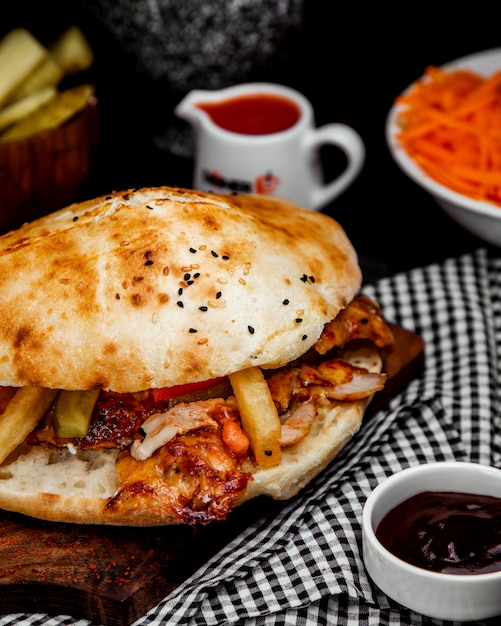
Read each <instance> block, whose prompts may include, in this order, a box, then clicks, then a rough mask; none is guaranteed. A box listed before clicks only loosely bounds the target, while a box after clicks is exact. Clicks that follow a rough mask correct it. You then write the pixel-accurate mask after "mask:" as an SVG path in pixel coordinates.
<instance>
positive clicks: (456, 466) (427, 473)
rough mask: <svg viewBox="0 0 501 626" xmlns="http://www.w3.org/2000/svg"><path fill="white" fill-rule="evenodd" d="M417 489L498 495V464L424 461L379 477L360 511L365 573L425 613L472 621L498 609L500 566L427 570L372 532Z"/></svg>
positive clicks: (500, 611)
mask: <svg viewBox="0 0 501 626" xmlns="http://www.w3.org/2000/svg"><path fill="white" fill-rule="evenodd" d="M422 491H456V492H462V493H476V494H483V495H491V496H495V497H499V498H501V470H500V469H495V468H493V467H487V466H484V465H478V464H475V463H462V462H441V463H428V464H424V465H419V466H417V467H412V468H409V469H405V470H402V471H401V472H397V473H396V474H393V475H392V476H390V477H389V478H387V479H386V480H384V481H383V482H382V483H380V484H379V485H378V486H377V487H376V488H375V489H374V490H373V492H372V493H371V494H370V496H369V498H368V499H367V502H366V504H365V506H364V511H363V558H364V562H365V566H366V569H367V572H368V574H369V576H370V577H371V578H372V580H373V581H374V583H375V584H376V585H377V586H378V587H379V588H380V589H381V590H382V591H383V592H384V593H385V594H386V595H388V596H389V597H390V598H392V599H393V600H395V601H396V602H399V603H400V604H402V605H403V606H405V607H407V608H409V609H411V610H413V611H416V612H417V613H420V614H422V615H425V616H428V617H432V618H436V619H444V620H457V621H474V620H481V619H487V618H490V617H494V616H497V615H501V571H499V572H491V573H487V574H468V575H463V574H443V573H440V572H433V571H428V570H426V569H423V568H420V567H416V566H414V565H410V564H409V563H407V562H406V561H403V560H401V559H400V558H398V557H396V556H395V555H393V554H392V553H391V552H390V551H389V550H387V549H386V548H385V547H384V546H383V545H382V544H381V542H380V541H379V540H378V538H377V537H376V534H375V529H376V528H377V526H378V524H379V522H380V521H381V519H382V518H383V517H384V516H385V514H386V513H387V512H388V511H389V510H390V509H392V508H393V507H395V506H396V505H397V504H399V503H400V502H402V501H404V500H406V499H407V498H409V497H410V496H411V495H414V494H416V493H419V492H422Z"/></svg>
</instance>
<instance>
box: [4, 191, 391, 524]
mask: <svg viewBox="0 0 501 626" xmlns="http://www.w3.org/2000/svg"><path fill="white" fill-rule="evenodd" d="M360 288H361V272H360V269H359V265H358V262H357V256H356V254H355V251H354V249H353V247H352V245H351V243H350V242H349V240H348V238H347V236H346V234H345V232H344V231H343V230H342V228H341V227H340V225H339V224H338V223H337V222H336V221H334V220H333V219H331V218H330V217H328V216H326V215H323V214H321V213H316V212H313V211H309V210H305V209H301V208H299V207H296V206H295V205H293V204H291V203H290V202H288V201H285V200H281V199H272V198H267V197H265V196H252V195H248V196H218V195H210V194H206V193H201V192H195V191H191V190H184V189H175V188H169V187H161V188H146V189H138V190H128V191H124V192H121V193H113V194H111V195H108V196H103V197H100V198H97V199H94V200H90V201H86V202H83V203H77V204H73V205H71V206H69V207H67V208H65V209H62V210H61V211H58V212H56V213H53V214H51V215H48V216H46V217H43V218H41V219H39V220H37V221H35V222H32V223H30V224H26V225H24V226H22V227H21V228H20V229H18V230H16V231H12V232H10V233H7V234H5V235H3V236H2V237H0V386H1V387H0V413H1V415H0V463H1V465H0V508H3V509H7V510H10V511H16V512H20V513H23V514H26V515H29V516H33V517H37V518H41V519H46V520H53V521H63V522H75V523H81V524H114V525H132V526H149V525H167V524H180V523H185V524H192V525H195V524H205V523H208V522H211V521H214V520H223V519H225V518H227V517H228V515H229V514H230V513H231V511H232V510H233V509H234V508H235V507H236V506H237V505H239V504H241V503H242V502H244V501H246V500H249V499H250V498H254V497H256V496H258V495H261V494H267V495H269V496H271V497H272V498H275V499H287V498H291V497H292V496H294V495H295V494H297V493H298V492H299V491H300V490H301V489H302V488H303V487H304V486H305V485H306V484H307V483H309V482H310V481H311V480H312V478H313V477H315V476H316V475H317V474H318V473H319V472H321V471H322V469H323V468H325V466H326V465H327V464H328V463H330V461H331V460H332V459H333V458H334V457H335V456H336V455H337V454H338V453H339V451H340V450H341V449H342V448H343V447H344V446H345V444H346V443H347V442H349V441H350V439H351V438H352V437H353V436H354V435H355V433H356V432H357V431H358V429H359V428H360V425H361V422H362V418H363V414H364V411H365V409H366V407H367V405H368V403H369V401H370V399H371V398H372V397H373V395H374V394H375V393H377V392H378V391H379V390H381V389H382V388H383V386H384V385H385V380H386V374H385V373H384V372H383V371H382V354H384V351H387V350H391V348H392V345H393V336H392V332H391V328H390V326H389V325H388V324H387V322H386V321H385V319H384V317H383V315H382V312H381V310H380V307H379V305H378V304H377V303H376V302H374V301H373V300H371V299H369V298H368V297H366V296H364V295H360V293H359V291H360Z"/></svg>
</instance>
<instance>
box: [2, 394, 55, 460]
mask: <svg viewBox="0 0 501 626" xmlns="http://www.w3.org/2000/svg"><path fill="white" fill-rule="evenodd" d="M56 395H57V390H54V389H42V388H38V387H21V388H20V389H19V390H18V391H17V392H16V394H15V395H14V397H13V398H12V400H11V401H10V402H9V404H8V405H7V408H6V409H5V411H4V413H3V414H2V415H0V463H3V462H4V461H5V459H6V458H7V457H8V456H9V454H10V453H11V452H13V451H14V450H15V449H16V448H17V446H18V445H19V444H21V443H22V442H23V441H24V440H25V438H26V437H27V436H28V435H29V434H30V432H31V431H32V430H33V429H34V428H35V427H36V425H37V424H38V422H39V421H40V419H41V418H42V417H43V415H44V413H45V412H46V411H47V410H48V408H49V407H50V405H51V403H52V401H53V400H54V398H55V397H56Z"/></svg>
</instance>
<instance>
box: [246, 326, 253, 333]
mask: <svg viewBox="0 0 501 626" xmlns="http://www.w3.org/2000/svg"><path fill="white" fill-rule="evenodd" d="M247 328H248V329H249V332H250V334H251V335H253V334H254V333H255V330H254V328H253V327H252V326H247Z"/></svg>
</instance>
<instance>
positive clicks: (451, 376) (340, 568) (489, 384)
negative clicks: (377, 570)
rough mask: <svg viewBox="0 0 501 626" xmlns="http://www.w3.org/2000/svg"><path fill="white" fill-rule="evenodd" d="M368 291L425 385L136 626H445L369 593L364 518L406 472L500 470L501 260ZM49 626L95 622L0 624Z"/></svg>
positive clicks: (422, 273) (19, 619) (18, 619)
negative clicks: (422, 468)
mask: <svg viewBox="0 0 501 626" xmlns="http://www.w3.org/2000/svg"><path fill="white" fill-rule="evenodd" d="M363 291H364V293H366V294H368V295H371V296H373V297H375V298H376V299H377V300H378V301H379V302H380V303H381V305H382V307H383V310H384V312H385V315H386V317H387V318H388V319H390V320H392V321H396V322H398V323H400V324H402V325H403V326H404V327H406V328H408V329H410V330H414V331H416V332H417V333H418V334H420V335H421V336H422V337H423V339H424V341H425V345H426V369H425V372H424V373H423V375H422V376H421V377H420V378H418V379H416V380H414V381H413V382H412V383H411V384H410V385H409V386H408V388H407V389H406V390H405V391H404V392H403V393H402V394H400V395H399V396H398V397H396V398H394V399H393V401H392V402H391V404H390V406H389V408H387V409H385V410H383V411H380V412H379V413H377V415H375V416H374V417H373V418H371V419H370V420H368V421H367V422H366V423H365V424H364V425H363V427H362V428H361V430H360V432H359V433H358V435H357V436H356V437H355V438H354V439H353V441H352V442H351V443H350V444H349V445H348V446H347V447H346V448H345V449H344V450H343V452H342V453H341V455H340V456H338V457H337V459H336V460H335V461H334V462H333V463H332V464H331V466H330V467H329V468H328V469H327V470H326V471H324V472H323V474H322V475H321V476H319V477H318V478H317V479H316V480H315V481H314V482H313V483H312V484H311V485H309V487H308V488H307V489H305V490H304V492H302V493H301V494H300V495H299V496H298V497H296V498H294V499H293V500H292V501H291V502H289V503H288V504H287V505H286V506H285V508H283V509H281V511H280V513H279V514H278V515H276V514H274V515H269V516H265V517H264V518H263V519H260V520H258V521H257V522H255V523H253V524H252V525H251V526H250V527H249V528H248V529H247V530H246V531H245V532H244V533H243V534H241V535H240V536H239V537H238V538H237V539H235V540H234V541H232V542H231V543H230V544H229V545H228V546H227V547H226V548H224V549H223V550H222V551H221V552H220V553H219V554H217V555H216V557H214V558H213V559H212V560H211V561H210V562H209V563H207V565H205V566H204V567H202V568H201V569H200V570H198V572H196V574H195V575H194V576H192V577H191V578H190V579H189V580H187V581H186V582H185V583H184V584H183V585H182V586H181V587H179V588H178V589H177V590H176V591H175V592H173V593H172V594H171V595H169V596H168V597H166V598H165V599H164V600H163V601H162V602H160V603H159V604H158V605H157V606H156V607H155V608H154V609H152V610H151V611H149V613H147V614H146V615H145V616H144V617H143V618H141V619H139V620H138V621H137V622H135V625H136V626H139V625H141V626H156V625H160V624H169V626H170V625H178V624H179V625H181V624H182V625H183V626H188V625H192V626H195V625H202V624H203V625H212V624H214V625H216V624H218V625H219V624H237V625H238V626H259V625H266V626H268V625H270V626H272V625H273V626H275V625H277V626H278V625H281V626H282V625H283V626H285V625H288V624H291V625H298V624H299V625H301V624H305V625H306V624H318V625H327V624H342V625H343V624H350V625H356V624H360V625H364V626H370V625H374V626H375V625H377V626H381V625H385V624H402V625H418V624H432V623H433V624H440V622H439V621H437V620H431V619H428V618H425V617H423V616H421V615H418V614H416V613H413V612H412V611H409V610H406V609H403V608H402V607H400V606H399V605H397V604H396V603H394V602H393V601H392V600H390V599H389V598H387V596H385V595H384V594H383V593H381V592H380V591H379V590H378V589H377V588H376V587H375V586H374V585H373V584H372V582H371V581H370V579H369V578H368V576H367V574H366V572H365V569H364V566H363V561H362V554H361V543H362V538H361V519H362V508H363V505H364V503H365V500H366V498H367V496H368V495H369V493H370V492H371V490H372V489H373V488H374V487H375V486H376V485H377V484H378V483H379V482H381V481H382V480H383V479H384V478H385V477H387V476H389V475H390V474H392V473H394V472H396V471H398V470H401V469H403V468H405V467H408V466H413V465H418V464H420V463H425V462H428V461H446V460H458V461H473V462H477V463H483V464H490V465H497V466H499V465H501V463H500V452H501V429H500V428H499V422H500V410H501V403H500V402H499V401H498V394H499V392H498V389H499V388H500V386H499V382H498V381H499V380H500V372H499V368H500V365H499V361H500V358H499V357H500V349H501V311H500V308H501V258H494V257H492V256H490V255H489V254H488V253H487V251H485V250H478V251H477V252H475V253H473V254H468V255H465V256H463V257H460V258H458V259H450V260H447V261H445V262H444V263H442V264H436V265H431V266H429V267H426V268H420V269H416V270H413V271H411V272H408V273H405V274H399V275H397V276H394V277H391V278H387V279H383V280H381V281H379V282H378V283H377V284H376V285H368V286H365V287H364V289H363ZM491 621H492V622H493V623H494V620H491ZM42 623H43V624H49V625H51V626H59V625H62V624H78V625H81V626H83V625H84V624H88V622H87V621H86V620H74V619H72V618H69V617H53V618H49V617H48V616H46V615H40V614H37V615H10V616H2V617H0V626H7V625H10V624H12V625H13V624H16V626H28V625H32V626H38V624H42ZM483 623H487V622H483ZM449 624H450V622H449Z"/></svg>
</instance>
